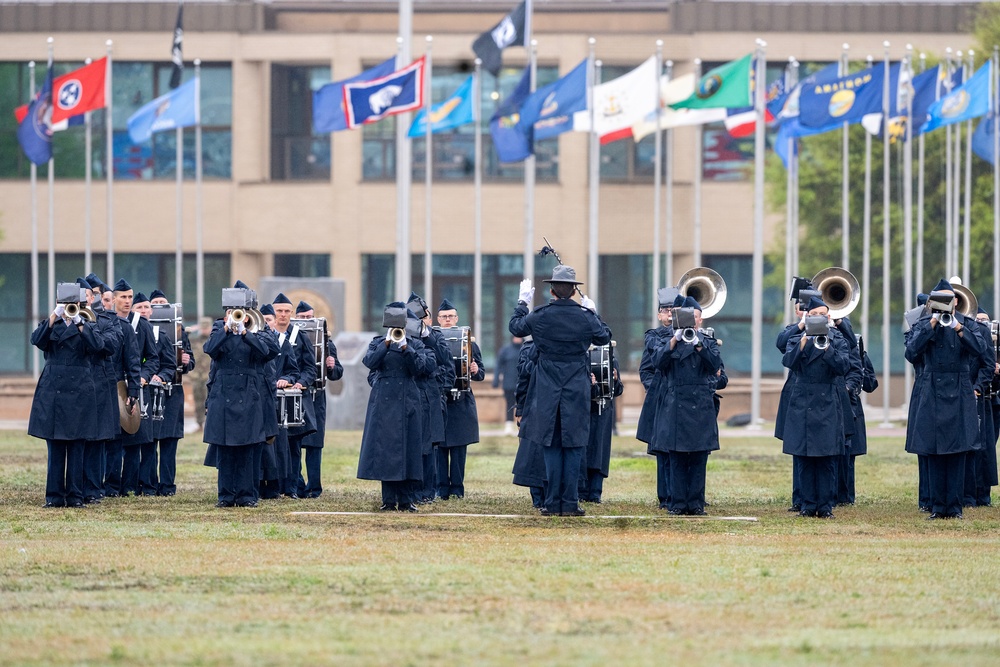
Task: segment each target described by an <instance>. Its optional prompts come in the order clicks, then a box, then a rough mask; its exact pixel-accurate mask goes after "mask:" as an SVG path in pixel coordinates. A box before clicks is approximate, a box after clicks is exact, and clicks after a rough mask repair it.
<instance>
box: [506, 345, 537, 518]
mask: <svg viewBox="0 0 1000 667" xmlns="http://www.w3.org/2000/svg"><path fill="white" fill-rule="evenodd" d="M523 340H524V343H523V344H522V345H521V355H520V358H519V359H518V362H517V387H516V388H515V390H514V420H515V422H516V423H517V426H518V428H519V429H520V431H521V432H523V431H524V428H525V427H524V423H525V420H526V419H528V414H529V412H530V410H529V409H528V406H527V405H526V400H525V399H527V396H528V392H529V390H530V387H531V383H532V381H533V380H534V377H535V372H534V371H535V364H536V363H537V362H538V351H537V350H536V349H535V344H534V343H533V342H532V340H531V338H530V337H528V338H525V339H523ZM511 472H512V473H513V474H514V484H516V485H517V486H526V487H528V491H529V493H531V504H532V506H534V508H535V509H538V510H540V509H542V508H543V507H545V453H544V452H543V451H542V446H541V445H540V444H539V443H537V442H532V441H531V440H528V439H527V438H525V437H519V438H518V443H517V453H516V454H515V455H514V468H513V469H512V470H511Z"/></svg>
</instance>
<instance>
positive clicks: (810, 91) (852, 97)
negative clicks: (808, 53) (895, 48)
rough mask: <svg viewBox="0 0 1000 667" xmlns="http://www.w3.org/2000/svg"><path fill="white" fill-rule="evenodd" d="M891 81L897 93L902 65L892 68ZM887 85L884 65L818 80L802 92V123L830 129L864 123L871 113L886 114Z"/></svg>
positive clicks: (892, 87) (892, 88) (800, 104)
mask: <svg viewBox="0 0 1000 667" xmlns="http://www.w3.org/2000/svg"><path fill="white" fill-rule="evenodd" d="M889 78H890V81H889V89H890V90H895V89H896V86H897V85H898V83H899V63H896V64H895V65H892V66H891V67H890V68H889ZM884 82H885V67H884V66H883V65H876V66H874V67H869V68H867V69H864V70H861V71H860V72H855V73H854V74H849V75H847V76H841V77H837V78H836V79H832V80H830V81H817V82H815V83H813V84H812V85H810V86H807V87H805V88H803V89H802V94H801V96H800V98H799V121H800V122H801V123H802V124H803V125H804V126H806V127H826V126H827V125H830V124H832V123H860V122H861V119H862V118H863V117H864V116H866V115H867V114H872V113H882V87H883V85H884ZM890 97H891V96H890Z"/></svg>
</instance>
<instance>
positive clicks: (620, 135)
mask: <svg viewBox="0 0 1000 667" xmlns="http://www.w3.org/2000/svg"><path fill="white" fill-rule="evenodd" d="M631 136H632V128H631V127H624V128H622V129H620V130H615V131H614V132H608V133H607V134H602V135H601V145H602V146H603V145H605V144H610V143H611V142H613V141H618V140H619V139H628V138H629V137H631Z"/></svg>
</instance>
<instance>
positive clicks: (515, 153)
mask: <svg viewBox="0 0 1000 667" xmlns="http://www.w3.org/2000/svg"><path fill="white" fill-rule="evenodd" d="M530 94H531V71H530V70H529V69H527V68H525V70H524V73H523V74H522V75H521V80H520V81H519V82H518V84H517V86H516V87H515V88H514V90H513V91H512V92H511V94H510V95H508V96H507V97H505V98H504V99H503V101H502V102H500V106H499V107H497V110H496V113H494V114H493V118H491V119H490V136H491V137H493V146H494V147H495V148H496V151H497V160H499V161H500V162H520V161H521V160H524V159H525V158H527V157H528V156H529V155H531V154H532V151H533V146H532V143H531V128H530V127H528V126H526V125H525V126H522V125H521V107H522V106H523V105H524V101H525V100H526V99H528V95H530Z"/></svg>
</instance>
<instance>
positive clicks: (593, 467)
mask: <svg viewBox="0 0 1000 667" xmlns="http://www.w3.org/2000/svg"><path fill="white" fill-rule="evenodd" d="M611 361H612V366H611V374H612V378H611V383H612V390H611V397H610V398H608V399H606V401H605V403H604V404H603V405H601V403H600V402H598V401H597V400H596V395H597V379H596V378H595V377H594V376H593V374H591V381H592V382H593V384H592V385H591V401H590V440H589V441H588V442H587V451H586V452H585V453H584V455H583V463H582V464H581V465H580V482H579V487H580V489H579V494H580V500H582V501H584V502H588V503H598V504H599V503H600V502H601V495H602V493H603V491H604V479H605V478H606V477H607V476H608V472H609V469H610V467H611V435H612V433H613V432H614V428H615V397H617V396H621V395H622V392H624V391H625V385H623V384H622V382H621V379H620V378H619V377H618V357H615V356H612V358H611Z"/></svg>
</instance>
